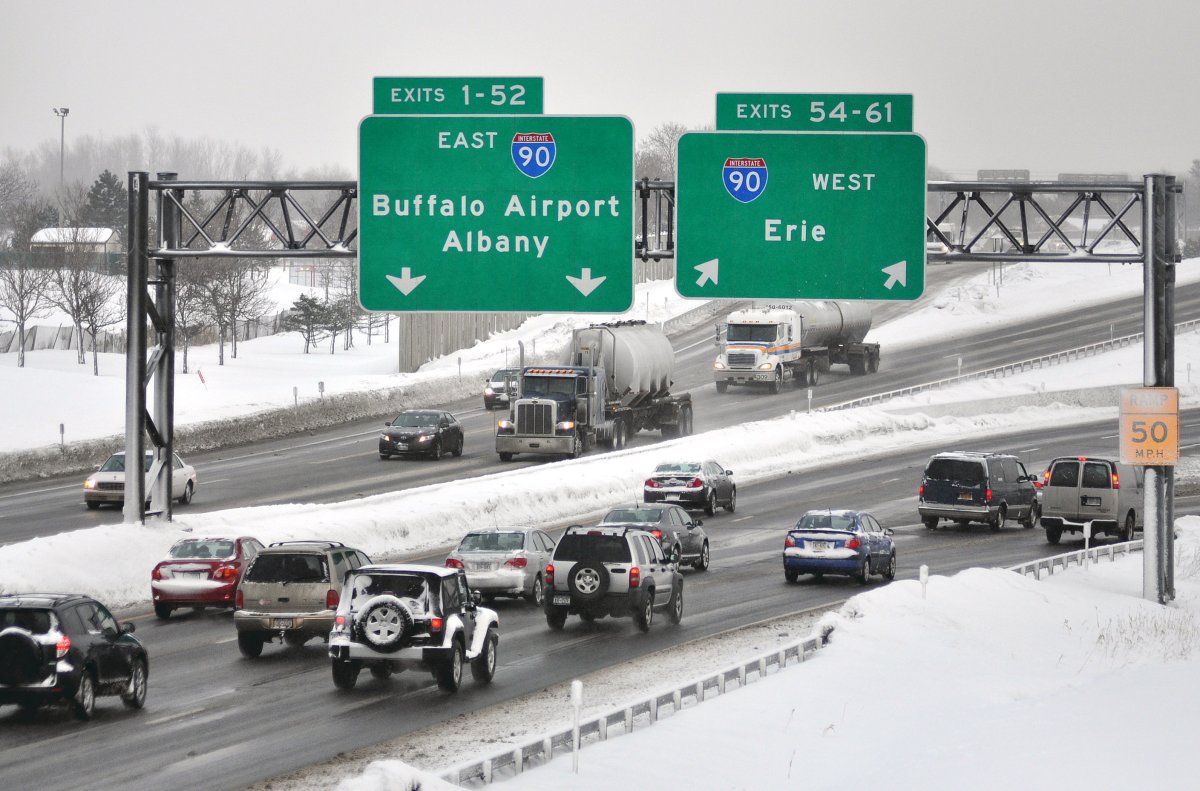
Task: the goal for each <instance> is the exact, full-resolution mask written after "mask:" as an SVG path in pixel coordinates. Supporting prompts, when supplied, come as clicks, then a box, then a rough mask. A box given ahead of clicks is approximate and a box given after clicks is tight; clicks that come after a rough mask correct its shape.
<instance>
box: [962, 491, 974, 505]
mask: <svg viewBox="0 0 1200 791" xmlns="http://www.w3.org/2000/svg"><path fill="white" fill-rule="evenodd" d="M958 499H959V500H963V501H965V502H968V503H969V502H971V501H972V500H974V499H975V495H973V494H971V493H970V492H959V493H958Z"/></svg>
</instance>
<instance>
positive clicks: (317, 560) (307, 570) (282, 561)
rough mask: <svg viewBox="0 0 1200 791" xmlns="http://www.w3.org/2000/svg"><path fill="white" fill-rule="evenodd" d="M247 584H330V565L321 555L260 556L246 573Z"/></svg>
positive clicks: (275, 554) (274, 554)
mask: <svg viewBox="0 0 1200 791" xmlns="http://www.w3.org/2000/svg"><path fill="white" fill-rule="evenodd" d="M246 581H247V582H329V564H328V563H326V562H325V558H324V557H323V556H321V555H303V554H294V555H286V554H282V553H272V554H267V555H259V556H258V557H256V558H255V559H254V562H253V563H252V564H250V568H249V569H248V570H247V571H246Z"/></svg>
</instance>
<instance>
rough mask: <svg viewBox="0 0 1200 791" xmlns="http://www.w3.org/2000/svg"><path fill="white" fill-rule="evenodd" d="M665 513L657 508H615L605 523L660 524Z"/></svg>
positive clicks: (605, 519)
mask: <svg viewBox="0 0 1200 791" xmlns="http://www.w3.org/2000/svg"><path fill="white" fill-rule="evenodd" d="M662 515H663V512H662V511H660V510H659V509H657V508H614V509H613V510H611V511H609V512H608V513H607V514H605V515H604V519H603V520H602V521H603V522H606V523H608V524H614V523H622V524H623V523H635V524H646V525H652V524H658V522H659V520H660V519H662Z"/></svg>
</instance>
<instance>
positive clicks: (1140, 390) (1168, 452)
mask: <svg viewBox="0 0 1200 791" xmlns="http://www.w3.org/2000/svg"><path fill="white" fill-rule="evenodd" d="M1121 461H1122V462H1123V463H1125V464H1137V465H1141V466H1144V467H1173V466H1175V465H1176V464H1178V463H1179V391H1178V390H1176V389H1175V388H1174V387H1134V388H1129V389H1126V390H1123V391H1122V392H1121Z"/></svg>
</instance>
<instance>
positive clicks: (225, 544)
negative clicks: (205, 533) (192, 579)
mask: <svg viewBox="0 0 1200 791" xmlns="http://www.w3.org/2000/svg"><path fill="white" fill-rule="evenodd" d="M233 549H234V544H233V542H232V541H223V540H220V539H204V538H188V539H184V540H183V541H180V542H179V543H178V544H176V545H175V546H173V547H171V551H170V552H169V553H168V555H167V557H170V558H186V559H192V558H196V559H201V558H231V557H233V555H234V551H233Z"/></svg>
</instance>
